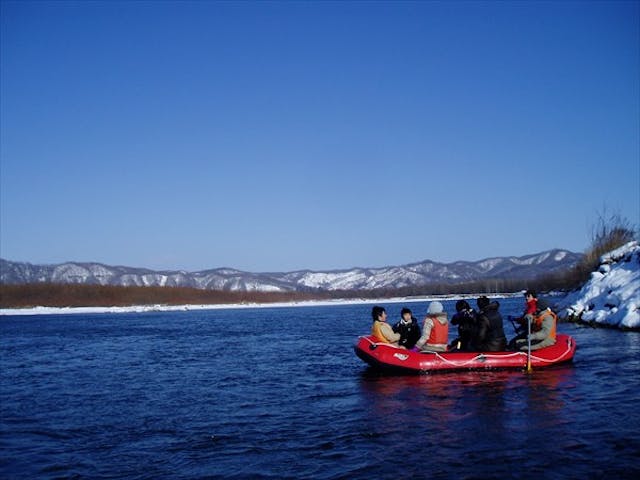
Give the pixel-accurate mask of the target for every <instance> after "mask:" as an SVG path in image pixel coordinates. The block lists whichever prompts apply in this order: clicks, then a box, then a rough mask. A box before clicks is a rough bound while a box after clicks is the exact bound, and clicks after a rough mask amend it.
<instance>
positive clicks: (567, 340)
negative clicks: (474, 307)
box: [354, 333, 576, 373]
mask: <svg viewBox="0 0 640 480" xmlns="http://www.w3.org/2000/svg"><path fill="white" fill-rule="evenodd" d="M354 349H355V351H356V355H358V357H360V358H361V359H362V360H364V361H365V362H367V363H368V364H369V365H371V366H372V367H375V368H377V369H380V370H384V371H388V372H396V373H430V372H446V371H456V370H498V369H500V370H505V369H507V370H509V369H513V370H522V369H526V367H527V352H458V351H453V352H437V353H436V352H429V353H423V352H420V353H419V352H412V351H410V350H405V349H403V348H398V347H394V346H393V345H389V344H388V343H378V342H376V340H375V337H372V336H365V337H360V338H359V339H358V343H356V345H355V346H354ZM575 351H576V342H575V341H574V340H573V338H572V337H570V336H569V335H564V334H561V333H559V334H558V335H557V337H556V343H555V345H552V346H550V347H546V348H541V349H540V350H532V351H531V366H532V368H534V369H536V368H545V367H549V366H551V365H558V364H560V363H565V362H570V361H571V360H573V355H574V354H575Z"/></svg>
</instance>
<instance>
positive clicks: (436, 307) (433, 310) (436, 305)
mask: <svg viewBox="0 0 640 480" xmlns="http://www.w3.org/2000/svg"><path fill="white" fill-rule="evenodd" d="M442 312H444V307H443V306H442V304H441V303H440V302H431V303H430V304H429V309H428V310H427V315H436V314H438V313H442Z"/></svg>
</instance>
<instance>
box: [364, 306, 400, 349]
mask: <svg viewBox="0 0 640 480" xmlns="http://www.w3.org/2000/svg"><path fill="white" fill-rule="evenodd" d="M371 317H372V318H373V325H371V335H373V336H374V337H376V341H378V342H381V343H390V344H392V345H395V346H396V347H397V346H398V341H399V340H400V334H399V333H395V332H394V331H393V329H392V328H391V325H389V324H388V323H387V312H386V310H385V309H384V308H382V307H378V306H376V307H373V308H372V309H371Z"/></svg>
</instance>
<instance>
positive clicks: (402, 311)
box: [400, 307, 411, 317]
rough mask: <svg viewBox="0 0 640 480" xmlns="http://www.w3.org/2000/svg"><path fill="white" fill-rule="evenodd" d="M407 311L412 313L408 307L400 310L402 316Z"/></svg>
mask: <svg viewBox="0 0 640 480" xmlns="http://www.w3.org/2000/svg"><path fill="white" fill-rule="evenodd" d="M405 313H411V310H409V309H408V308H406V307H405V308H403V309H402V310H400V316H401V317H404V314H405Z"/></svg>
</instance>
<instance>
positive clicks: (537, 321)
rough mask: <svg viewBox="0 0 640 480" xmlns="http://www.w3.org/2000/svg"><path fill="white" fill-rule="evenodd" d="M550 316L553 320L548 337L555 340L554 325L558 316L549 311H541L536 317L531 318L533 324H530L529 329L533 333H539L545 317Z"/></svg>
mask: <svg viewBox="0 0 640 480" xmlns="http://www.w3.org/2000/svg"><path fill="white" fill-rule="evenodd" d="M549 315H550V316H551V318H553V325H552V326H551V331H550V332H549V337H548V338H551V339H553V340H555V339H556V324H557V323H558V316H557V315H556V314H555V313H554V312H553V311H552V310H550V309H548V308H547V309H546V310H543V311H542V312H540V313H539V314H538V315H536V316H535V317H533V323H532V324H531V329H532V330H533V331H534V332H539V331H540V330H542V321H543V320H544V318H545V317H546V316H549Z"/></svg>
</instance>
